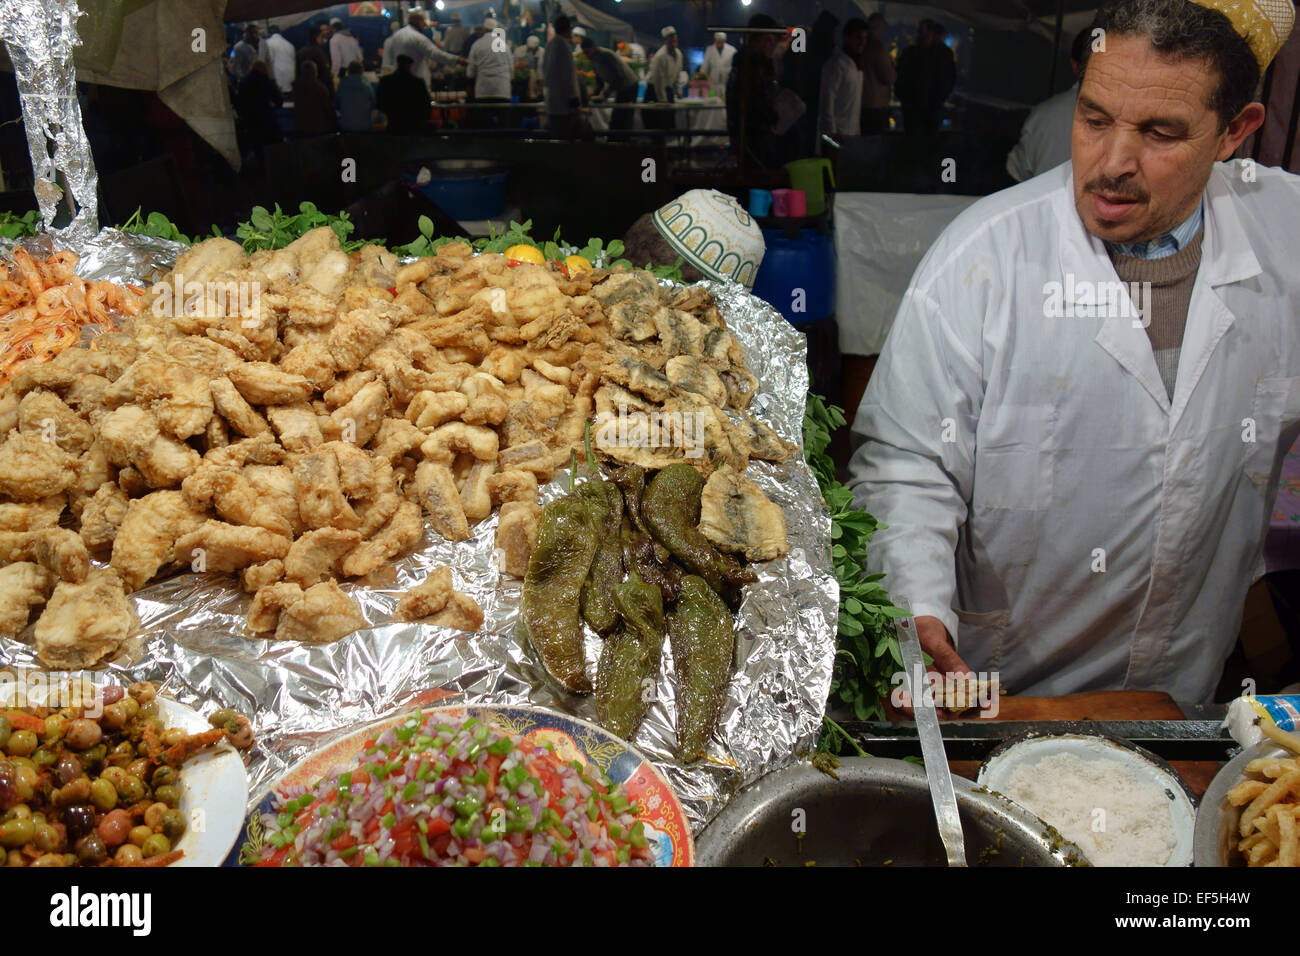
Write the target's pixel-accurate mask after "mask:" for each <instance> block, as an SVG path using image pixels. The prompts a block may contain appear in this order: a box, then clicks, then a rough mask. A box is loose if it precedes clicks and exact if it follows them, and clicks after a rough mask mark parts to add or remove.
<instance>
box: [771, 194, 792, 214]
mask: <svg viewBox="0 0 1300 956" xmlns="http://www.w3.org/2000/svg"><path fill="white" fill-rule="evenodd" d="M772 215H774V216H776V217H777V218H780V219H784V218H786V217H787V216H789V215H790V190H788V189H773V190H772Z"/></svg>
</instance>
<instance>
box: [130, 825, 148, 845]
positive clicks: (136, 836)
mask: <svg viewBox="0 0 1300 956" xmlns="http://www.w3.org/2000/svg"><path fill="white" fill-rule="evenodd" d="M151 836H153V827H147V826H145V825H144V824H141V825H140V826H138V827H132V828H131V832H130V834H129V835H128V836H127V838H126V839H127V841H128V842H129V843H132V844H134V845H135V846H144V841H145V840H147V839H149V838H150V837H151Z"/></svg>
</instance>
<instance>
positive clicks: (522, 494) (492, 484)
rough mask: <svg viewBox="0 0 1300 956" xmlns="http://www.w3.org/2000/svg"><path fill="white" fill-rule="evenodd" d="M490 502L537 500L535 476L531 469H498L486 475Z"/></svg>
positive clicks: (496, 503)
mask: <svg viewBox="0 0 1300 956" xmlns="http://www.w3.org/2000/svg"><path fill="white" fill-rule="evenodd" d="M487 488H488V494H489V495H491V496H492V504H494V505H499V504H504V503H506V502H508V501H528V502H534V503H535V502H536V501H537V476H536V475H535V474H533V473H532V472H531V471H518V470H515V471H500V472H497V473H495V474H491V475H488V477H487Z"/></svg>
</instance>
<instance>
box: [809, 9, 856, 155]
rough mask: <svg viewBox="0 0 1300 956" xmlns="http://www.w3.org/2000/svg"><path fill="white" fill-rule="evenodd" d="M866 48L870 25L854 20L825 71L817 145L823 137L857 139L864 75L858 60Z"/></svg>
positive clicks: (827, 62) (818, 117)
mask: <svg viewBox="0 0 1300 956" xmlns="http://www.w3.org/2000/svg"><path fill="white" fill-rule="evenodd" d="M866 48H867V21H866V20H860V19H858V18H856V17H855V18H854V19H852V20H850V21H849V22H848V23H846V24H844V37H843V40H842V43H841V45H840V47H839V48H838V49H837V50H835V52H834V53H832V54H831V55H830V58H829V59H828V60H827V61H826V64H825V65H824V66H823V67H822V84H821V93H820V98H821V102H820V109H819V110H818V112H817V145H818V148H819V151H820V147H821V137H822V135H823V134H824V135H827V136H830V137H832V138H839V137H842V136H857V135H858V131H859V128H860V123H861V120H862V71H861V70H860V69H858V58H859V57H860V56H862V51H863V50H865V49H866Z"/></svg>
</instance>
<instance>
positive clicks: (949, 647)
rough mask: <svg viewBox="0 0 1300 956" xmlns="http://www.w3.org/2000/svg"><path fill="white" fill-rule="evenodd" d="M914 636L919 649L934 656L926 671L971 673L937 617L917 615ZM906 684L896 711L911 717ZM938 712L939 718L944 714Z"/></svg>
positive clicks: (956, 673) (958, 674)
mask: <svg viewBox="0 0 1300 956" xmlns="http://www.w3.org/2000/svg"><path fill="white" fill-rule="evenodd" d="M916 637H917V640H918V641H920V642H921V650H923V651H925V652H926V653H927V654H929V655H930V656H931V657H932V658H934V663H933V664H931V665H930V667H929V669H928V670H927V673H937V674H940V675H947V674H952V675H954V676H960V675H965V674H969V673H971V669H970V668H969V667H967V666H966V662H965V661H964V660H962V659H961V657H960V656H958V654H957V648H955V647H953V644H952V638H951V637H949V636H948V629H947V628H946V627H944V626H943V622H942V621H940V620H939V619H938V618H937V617H926V616H922V617H918V618H917V619H916ZM906 686H907V685H904V687H903V691H902V693H901V695H900V697H901V702H900V703H899V704H898V711H899V712H900V713H902V714H903V715H904V716H907V717H912V716H914V715H913V713H912V698H911V695H910V694H909V693H908V692H907V689H906ZM938 713H939V716H940V718H943V717H944V716H945V713H944V711H943V710H942V709H940V710H939V712H938Z"/></svg>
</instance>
